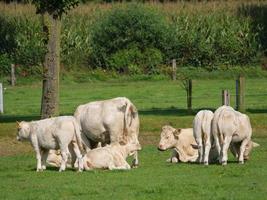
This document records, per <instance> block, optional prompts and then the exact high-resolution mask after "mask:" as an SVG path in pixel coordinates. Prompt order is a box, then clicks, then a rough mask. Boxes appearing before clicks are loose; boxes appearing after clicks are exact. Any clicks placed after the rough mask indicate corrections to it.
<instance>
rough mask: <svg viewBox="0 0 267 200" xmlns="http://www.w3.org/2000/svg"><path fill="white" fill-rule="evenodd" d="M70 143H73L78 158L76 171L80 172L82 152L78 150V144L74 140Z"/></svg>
mask: <svg viewBox="0 0 267 200" xmlns="http://www.w3.org/2000/svg"><path fill="white" fill-rule="evenodd" d="M72 144H73V150H74V152H75V155H76V158H77V160H78V171H79V172H81V171H82V170H83V161H82V154H81V152H80V149H79V146H78V144H77V143H76V142H73V143H72Z"/></svg>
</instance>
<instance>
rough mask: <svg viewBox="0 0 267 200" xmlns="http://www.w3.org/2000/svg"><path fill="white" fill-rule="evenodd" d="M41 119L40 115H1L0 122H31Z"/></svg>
mask: <svg viewBox="0 0 267 200" xmlns="http://www.w3.org/2000/svg"><path fill="white" fill-rule="evenodd" d="M39 119H41V116H40V115H25V116H24V115H3V116H0V122H4V123H8V122H16V121H19V122H20V121H32V120H39Z"/></svg>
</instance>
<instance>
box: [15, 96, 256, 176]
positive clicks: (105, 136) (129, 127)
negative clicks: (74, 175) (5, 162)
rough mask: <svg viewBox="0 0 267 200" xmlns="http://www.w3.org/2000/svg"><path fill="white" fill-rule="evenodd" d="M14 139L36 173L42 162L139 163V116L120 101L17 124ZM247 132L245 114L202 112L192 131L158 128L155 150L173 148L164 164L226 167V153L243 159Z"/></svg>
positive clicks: (90, 166) (100, 165)
mask: <svg viewBox="0 0 267 200" xmlns="http://www.w3.org/2000/svg"><path fill="white" fill-rule="evenodd" d="M17 128H18V132H17V139H18V140H29V141H30V143H31V145H32V146H33V148H34V150H35V152H36V158H37V171H43V170H45V169H46V164H49V165H52V166H56V167H59V168H60V169H59V171H64V170H65V169H66V167H75V168H77V169H78V171H82V170H84V169H85V170H91V169H99V168H101V169H103V168H104V169H110V170H113V169H130V168H131V166H130V165H129V164H128V163H127V161H126V158H127V157H128V156H131V155H133V156H134V159H133V162H132V167H136V166H138V164H139V161H138V151H139V150H141V145H140V143H139V141H138V135H139V117H138V112H137V109H136V107H135V106H134V105H133V103H132V102H131V101H130V100H129V99H127V98H125V97H118V98H114V99H109V100H104V101H95V102H90V103H88V104H84V105H80V106H78V108H77V109H76V111H75V113H74V116H60V117H54V118H49V119H43V120H39V121H31V122H25V121H22V122H20V123H19V122H18V123H17ZM251 135H252V129H251V125H250V121H249V118H248V116H247V115H245V114H241V113H240V112H237V111H235V110H234V109H233V108H231V107H229V106H222V107H220V108H218V109H217V110H216V111H215V113H212V112H211V111H208V110H202V111H200V112H198V113H197V115H196V116H195V118H194V122H193V128H187V129H175V128H173V127H171V126H163V127H162V132H161V139H160V143H159V146H158V149H159V150H162V151H164V150H167V149H173V152H172V155H171V157H170V158H169V159H168V160H167V161H168V162H173V163H176V162H179V161H180V162H200V163H204V164H205V165H208V163H210V162H217V161H219V162H220V163H221V164H223V165H226V164H227V151H228V148H229V147H230V150H231V151H232V153H233V154H234V156H235V157H236V158H238V160H239V162H240V163H242V164H243V163H244V159H245V160H246V159H248V158H249V153H250V151H251V149H252V147H255V146H258V144H257V143H254V142H252V141H251Z"/></svg>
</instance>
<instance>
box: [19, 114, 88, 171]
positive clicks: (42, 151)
mask: <svg viewBox="0 0 267 200" xmlns="http://www.w3.org/2000/svg"><path fill="white" fill-rule="evenodd" d="M17 139H18V140H29V141H30V142H31V144H32V146H33V148H34V150H35V152H36V158H37V169H36V170H37V171H42V170H45V169H46V165H45V163H46V160H47V156H48V153H49V150H50V149H54V150H57V149H60V152H61V156H62V161H61V164H60V169H59V171H60V172H61V171H64V170H65V168H66V163H67V159H68V156H67V155H68V152H69V151H68V146H69V145H70V146H71V147H72V148H73V151H74V152H75V155H76V157H77V159H78V166H79V167H78V168H79V171H82V169H83V163H82V155H81V152H80V149H82V148H83V147H82V141H81V133H80V126H79V125H78V123H77V122H76V119H75V118H74V117H72V116H61V117H55V118H49V119H43V120H39V121H32V122H24V121H22V122H20V123H18V133H17Z"/></svg>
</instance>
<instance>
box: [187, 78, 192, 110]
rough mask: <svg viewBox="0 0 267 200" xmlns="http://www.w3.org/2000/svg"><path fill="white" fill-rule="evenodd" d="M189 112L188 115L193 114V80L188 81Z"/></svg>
mask: <svg viewBox="0 0 267 200" xmlns="http://www.w3.org/2000/svg"><path fill="white" fill-rule="evenodd" d="M186 92H187V95H186V96H187V111H188V113H192V80H191V79H188V80H187V90H186Z"/></svg>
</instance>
